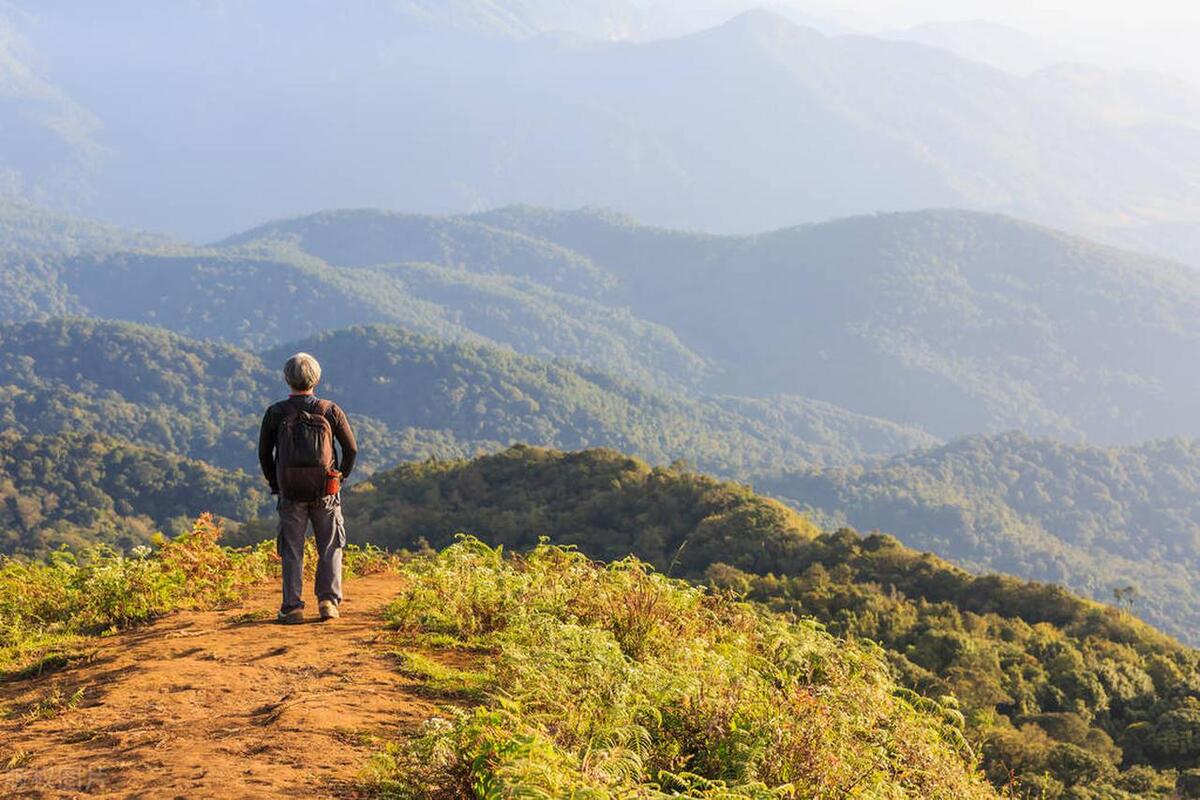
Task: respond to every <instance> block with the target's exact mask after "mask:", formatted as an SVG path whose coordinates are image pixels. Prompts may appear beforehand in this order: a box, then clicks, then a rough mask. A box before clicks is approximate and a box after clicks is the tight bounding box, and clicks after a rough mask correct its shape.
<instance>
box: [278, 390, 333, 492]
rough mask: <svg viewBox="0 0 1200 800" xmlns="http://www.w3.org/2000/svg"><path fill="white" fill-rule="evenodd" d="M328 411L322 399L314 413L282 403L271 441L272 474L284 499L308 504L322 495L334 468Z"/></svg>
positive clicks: (331, 427)
mask: <svg viewBox="0 0 1200 800" xmlns="http://www.w3.org/2000/svg"><path fill="white" fill-rule="evenodd" d="M328 409H329V404H328V403H327V402H325V401H323V400H321V401H318V403H317V409H316V413H314V412H311V411H308V410H306V409H303V408H297V407H296V406H295V405H294V404H292V403H288V404H286V408H285V411H284V416H283V419H282V420H281V421H280V423H279V432H278V436H277V437H276V440H275V475H276V478H277V479H278V481H279V494H280V495H281V496H282V497H284V498H285V499H287V500H295V501H299V502H311V501H313V500H320V499H321V498H322V497H324V496H325V495H326V486H327V480H326V479H327V478H328V476H329V474H330V473H331V472H334V471H335V468H336V464H335V463H334V451H333V426H331V425H330V424H329V420H328V419H327V418H326V416H325V412H326V411H327V410H328Z"/></svg>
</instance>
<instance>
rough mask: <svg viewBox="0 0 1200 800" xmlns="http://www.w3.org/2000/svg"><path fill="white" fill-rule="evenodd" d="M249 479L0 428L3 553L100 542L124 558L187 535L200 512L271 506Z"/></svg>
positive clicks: (116, 446) (82, 440) (116, 443)
mask: <svg viewBox="0 0 1200 800" xmlns="http://www.w3.org/2000/svg"><path fill="white" fill-rule="evenodd" d="M266 503H267V492H266V489H265V486H263V485H262V482H261V481H259V480H255V479H254V478H252V477H250V476H249V475H247V474H246V473H245V472H240V471H239V472H232V471H227V470H221V469H217V468H216V467H212V466H209V465H208V464H206V463H204V462H202V461H196V460H193V459H188V458H183V457H181V456H177V455H173V454H170V453H164V452H161V451H158V450H152V449H149V448H146V447H138V446H135V445H131V444H129V443H127V442H123V441H121V440H119V439H114V438H112V437H108V436H103V435H99V434H94V433H81V432H66V433H60V434H57V435H39V434H26V433H22V432H19V431H18V430H16V429H15V428H6V429H4V430H0V554H9V553H14V552H17V553H22V554H26V555H44V554H45V553H46V552H48V551H49V550H52V549H55V548H57V547H59V546H61V545H64V544H65V545H69V546H70V547H71V548H72V549H75V550H82V549H86V548H88V547H90V546H92V545H95V544H98V543H105V544H109V545H112V546H113V547H114V548H116V549H117V550H118V551H128V550H129V549H130V548H131V547H134V546H137V545H145V544H148V543H149V542H150V541H151V538H152V537H153V536H154V535H155V534H156V533H161V532H166V533H168V534H173V533H178V532H179V531H182V530H187V529H188V528H189V527H190V525H191V520H192V518H193V515H194V514H195V510H196V509H197V508H204V509H208V510H210V511H211V512H212V513H214V514H218V515H220V516H222V517H226V518H228V519H232V520H244V519H251V518H253V517H254V516H256V515H258V514H259V513H261V512H262V511H263V510H264V509H265V508H266Z"/></svg>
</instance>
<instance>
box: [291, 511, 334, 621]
mask: <svg viewBox="0 0 1200 800" xmlns="http://www.w3.org/2000/svg"><path fill="white" fill-rule="evenodd" d="M276 508H277V509H278V510H279V535H278V536H277V537H276V539H275V546H276V548H277V549H278V551H279V557H280V558H281V559H283V604H282V605H281V606H280V610H281V611H282V612H283V613H285V614H286V613H287V612H289V611H291V610H293V609H296V608H303V607H304V601H303V600H301V599H300V595H301V593H302V591H303V589H304V538H305V536H306V535H307V533H308V526H309V524H311V525H312V530H313V537H314V538H315V539H316V543H317V580H316V586H315V587H314V588H315V589H316V592H315V594H316V595H317V600H332V601H333V602H335V603H340V602H342V548H343V547H345V546H346V523H345V522H344V521H343V520H342V496H341V495H340V494H334V495H330V496H329V497H325V498H322V499H321V500H316V501H313V502H311V503H304V502H297V501H295V500H284V499H283V498H280V499H279V504H278V505H277V506H276Z"/></svg>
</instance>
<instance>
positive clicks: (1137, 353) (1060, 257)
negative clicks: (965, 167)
mask: <svg viewBox="0 0 1200 800" xmlns="http://www.w3.org/2000/svg"><path fill="white" fill-rule="evenodd" d="M468 223H471V224H474V225H483V226H486V230H489V231H494V230H496V229H500V230H504V231H508V232H510V233H513V234H519V235H521V236H524V237H530V238H533V239H536V240H539V241H543V242H546V243H549V244H550V245H553V246H556V247H559V248H564V249H566V250H568V251H570V252H573V253H574V254H576V256H577V257H578V259H579V260H578V262H577V263H579V264H581V265H586V266H587V270H588V274H596V273H594V270H600V273H599V276H600V277H598V278H597V281H596V282H594V283H593V284H592V285H593V286H595V287H607V288H594V289H591V288H587V287H584V286H582V285H580V284H579V283H578V282H577V283H576V284H575V289H574V291H584V292H586V293H587V294H586V296H587V298H588V299H589V301H593V302H597V303H600V304H603V305H608V306H616V307H628V308H630V309H632V311H633V312H634V314H636V315H637V317H638V318H641V319H646V320H649V321H651V322H653V323H657V324H660V325H663V326H665V327H666V328H667V329H669V330H671V331H672V332H673V334H675V335H677V336H678V338H679V341H680V342H681V343H682V345H683V346H684V347H686V348H687V350H688V351H689V352H694V353H696V354H698V355H699V356H700V357H701V358H703V359H705V360H706V361H707V362H708V363H710V364H711V365H712V370H711V371H709V372H708V373H707V377H706V378H705V384H704V385H706V386H707V387H708V388H709V389H716V390H720V391H728V392H731V393H735V394H746V395H763V394H772V393H791V394H800V395H805V396H809V397H815V398H818V399H822V400H827V401H829V402H832V403H834V404H836V405H839V406H843V407H846V408H849V409H853V410H855V411H858V412H860V413H865V414H869V415H872V416H882V417H886V418H889V419H895V420H899V421H903V422H907V423H911V424H916V425H919V426H922V427H924V428H926V429H927V430H930V431H931V432H933V433H935V434H937V435H939V436H942V437H944V438H950V437H953V436H959V435H964V434H973V433H979V432H981V431H993V432H998V431H1002V430H1009V429H1013V428H1019V429H1022V430H1025V431H1026V432H1028V433H1031V434H1036V435H1053V436H1059V437H1068V438H1079V437H1086V438H1088V439H1091V440H1095V441H1101V442H1134V441H1140V440H1145V439H1151V438H1156V437H1162V436H1170V435H1177V434H1186V435H1200V416H1197V415H1196V414H1195V413H1194V409H1195V408H1197V407H1200V373H1198V372H1197V371H1196V370H1193V369H1190V368H1188V367H1185V365H1191V364H1194V363H1197V362H1200V275H1197V273H1195V272H1194V271H1192V270H1189V269H1187V268H1185V267H1182V266H1180V265H1178V264H1173V263H1170V262H1166V261H1162V260H1159V259H1154V258H1150V257H1147V256H1141V255H1137V254H1133V253H1128V252H1124V251H1120V250H1115V249H1112V248H1109V247H1105V246H1101V245H1097V244H1094V243H1091V242H1088V241H1086V240H1083V239H1078V238H1075V237H1071V236H1067V235H1065V234H1062V233H1059V232H1056V231H1053V230H1049V229H1046V228H1042V227H1038V226H1035V225H1031V224H1028V223H1024V222H1020V221H1017V220H1014V219H1011V218H1008V217H1003V216H997V215H988V214H978V213H971V212H961V211H925V212H913V213H903V214H883V215H877V216H871V217H855V218H850V219H845V220H838V221H834V222H829V223H823V224H817V225H805V226H801V227H797V228H789V229H784V230H779V231H774V232H770V233H764V234H761V235H757V236H749V237H730V236H712V235H707V234H694V233H686V232H681V231H670V230H662V229H657V228H649V227H645V226H641V225H639V224H637V223H636V222H634V221H633V220H631V219H629V218H627V217H622V216H619V215H615V214H612V213H607V212H602V211H579V212H555V211H547V210H541V209H535V208H529V207H514V208H508V209H500V210H497V211H494V212H488V213H485V214H479V215H475V216H471V217H466V218H452V219H451V220H449V221H447V220H443V221H442V222H440V223H435V222H432V221H425V222H423V223H421V222H418V221H414V219H413V218H411V217H409V216H405V215H390V214H386V213H379V212H357V213H339V214H323V215H317V216H315V217H309V218H300V219H295V220H289V221H286V222H283V223H278V224H274V225H269V226H266V227H264V228H260V229H258V230H257V231H256V232H255V233H254V234H253V235H254V236H258V237H260V238H261V239H262V240H263V241H278V240H279V239H280V238H281V237H282V238H284V239H287V240H288V241H289V242H291V243H293V244H297V245H299V246H303V247H307V248H310V252H311V253H313V254H319V255H323V256H327V257H333V255H332V254H336V253H339V252H344V253H350V254H352V256H350V257H348V258H352V260H353V261H363V260H375V261H378V262H381V263H386V262H391V261H397V260H404V259H406V258H412V257H422V258H431V257H436V253H435V252H434V251H435V250H436V249H438V248H442V249H443V250H444V251H445V252H446V253H447V255H446V257H445V263H456V262H458V261H460V260H462V259H463V255H462V252H463V251H462V250H461V248H460V246H459V245H458V244H457V239H455V236H456V235H457V234H455V233H454V231H455V230H457V229H458V228H459V226H463V230H470V231H471V232H472V233H471V237H477V236H478V235H479V234H478V231H479V229H478V228H473V227H470V225H468ZM363 229H369V230H370V236H369V237H363V236H361V235H360V234H361V231H362V230H363ZM414 230H415V231H418V232H419V235H415V236H414V235H413V232H414ZM490 235H491V236H493V237H499V234H498V233H492V234H490ZM243 238H245V237H243ZM522 241H524V240H522ZM359 242H362V244H361V245H359V244H358V243H359ZM451 243H453V244H451ZM479 263H481V264H484V265H488V264H493V265H494V264H496V263H498V262H497V259H496V257H495V256H494V255H492V254H491V252H490V251H485V252H484V253H483V254H482V255H481V258H480V261H479ZM488 268H490V267H488Z"/></svg>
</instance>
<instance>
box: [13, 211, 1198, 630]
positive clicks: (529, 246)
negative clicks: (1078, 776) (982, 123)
mask: <svg viewBox="0 0 1200 800" xmlns="http://www.w3.org/2000/svg"><path fill="white" fill-rule="evenodd" d="M0 227H7V228H9V229H11V230H12V231H14V234H13V235H12V236H11V239H12V241H13V245H12V247H11V248H10V249H9V250H8V251H7V252H6V253H3V254H2V255H3V269H0V283H3V284H4V285H5V286H6V291H5V292H3V293H0V312H2V315H3V318H4V319H7V320H9V322H7V323H6V324H0V375H3V376H4V377H3V380H2V381H0V383H2V384H3V385H4V390H3V392H0V419H2V420H3V421H4V424H5V426H6V427H12V428H16V429H17V430H19V431H21V432H22V433H23V434H26V435H37V434H45V435H60V434H63V433H69V432H71V431H74V430H87V431H94V432H96V433H98V434H102V435H105V436H110V437H116V438H118V439H122V440H126V441H129V442H133V443H136V444H137V445H139V446H143V447H150V448H154V449H156V450H159V451H162V452H163V453H164V454H169V455H174V456H186V457H190V458H198V459H202V460H204V461H206V462H209V463H211V464H213V465H215V466H217V467H220V468H226V469H235V470H236V469H244V470H247V471H248V473H249V474H250V475H253V470H254V455H253V441H254V433H255V430H256V428H257V425H258V422H259V415H260V414H261V412H262V408H263V407H264V406H265V405H266V404H267V403H268V402H270V400H272V399H273V398H275V397H276V396H277V395H278V394H279V392H280V390H281V385H280V382H279V379H278V365H279V364H280V363H282V361H283V360H284V358H286V356H287V355H289V354H290V353H291V352H292V351H294V350H295V349H301V348H302V349H307V350H310V351H312V352H314V353H316V354H317V355H318V357H320V358H322V359H323V360H324V361H325V362H326V364H327V375H328V377H327V380H326V384H325V387H324V389H323V391H327V392H328V393H329V395H330V396H331V397H333V398H334V399H337V400H338V401H339V402H341V403H342V404H343V405H344V406H345V407H346V408H347V409H348V410H349V411H350V413H351V414H352V415H353V417H354V419H355V420H356V423H357V424H358V425H359V426H360V428H361V429H362V432H363V437H362V438H363V442H364V461H363V463H364V466H365V467H366V468H367V470H370V469H373V468H380V467H386V466H389V465H392V464H395V463H397V462H399V461H401V460H405V459H421V458H426V457H443V458H446V457H458V456H466V455H472V454H474V453H477V452H490V451H493V450H496V449H497V448H501V447H504V446H506V445H508V444H510V443H513V442H528V443H535V444H542V445H549V446H555V447H563V448H582V447H592V446H607V447H616V448H620V449H621V450H623V451H626V452H629V453H633V454H637V455H640V456H643V457H645V458H648V459H650V460H652V461H654V462H656V463H668V462H671V461H673V460H676V459H683V460H686V461H688V462H690V463H692V464H695V465H697V466H698V467H701V468H703V469H706V470H710V471H713V472H715V473H718V474H720V475H722V476H727V477H736V478H740V479H743V480H750V481H753V482H754V483H755V485H757V486H759V487H762V488H764V489H768V490H770V491H771V492H773V493H774V494H776V495H777V496H780V497H784V498H787V499H788V500H789V501H790V502H791V503H793V504H794V505H796V506H798V507H801V508H806V509H810V510H812V511H813V512H814V513H815V515H816V516H817V518H819V519H822V520H824V521H825V522H826V523H828V524H831V525H833V524H839V523H841V522H849V523H851V524H853V525H855V526H858V527H860V528H873V527H879V528H882V529H884V530H888V531H890V532H893V533H895V534H896V535H898V536H900V537H902V538H903V539H904V541H906V542H909V543H911V544H914V545H917V546H920V547H925V548H930V549H933V550H936V551H937V552H939V553H940V554H942V555H944V556H947V557H951V558H954V559H957V560H959V561H960V562H961V563H963V564H966V565H969V566H972V567H979V568H987V569H1001V570H1007V571H1012V572H1014V573H1017V574H1020V575H1024V576H1028V577H1035V578H1039V579H1049V580H1055V581H1063V582H1065V583H1068V584H1069V585H1071V586H1072V587H1073V588H1076V589H1077V590H1080V591H1086V592H1088V593H1090V594H1091V595H1092V596H1095V597H1100V598H1102V599H1107V598H1109V597H1110V596H1111V592H1112V590H1113V589H1114V588H1117V587H1121V586H1125V585H1130V584H1133V585H1136V586H1138V587H1139V588H1140V591H1141V596H1140V598H1139V600H1138V604H1137V606H1136V608H1137V610H1138V612H1139V613H1141V614H1142V615H1144V616H1145V617H1146V618H1147V619H1151V620H1154V621H1155V622H1156V623H1157V624H1159V625H1161V626H1162V627H1164V628H1166V629H1168V630H1171V631H1174V632H1176V633H1178V634H1179V635H1181V636H1189V633H1188V631H1189V630H1190V629H1191V626H1192V621H1191V616H1190V615H1191V611H1190V610H1189V609H1191V608H1192V607H1194V605H1195V602H1193V598H1192V594H1193V593H1192V590H1191V588H1190V586H1191V583H1190V580H1189V577H1188V575H1189V574H1190V570H1192V569H1193V568H1194V566H1195V565H1192V564H1191V561H1190V560H1189V559H1190V558H1191V556H1190V555H1189V553H1190V552H1191V551H1192V550H1193V549H1194V546H1195V539H1196V536H1197V533H1196V531H1195V530H1193V528H1194V525H1192V524H1191V522H1190V521H1189V520H1191V519H1192V518H1193V517H1194V516H1195V510H1194V509H1193V508H1192V505H1193V504H1192V494H1193V492H1192V489H1193V488H1194V487H1195V484H1196V483H1197V481H1196V480H1195V479H1194V478H1193V477H1191V476H1192V475H1193V473H1196V474H1200V468H1197V467H1196V464H1197V463H1200V458H1197V456H1196V454H1195V453H1194V452H1193V451H1194V450H1195V447H1194V444H1193V443H1190V442H1187V441H1179V442H1177V443H1170V442H1168V443H1165V444H1152V445H1140V444H1136V443H1137V442H1140V441H1143V440H1146V439H1154V438H1160V437H1165V436H1170V435H1187V436H1193V437H1194V436H1197V435H1198V434H1200V422H1197V418H1196V417H1195V415H1194V413H1193V410H1194V409H1195V408H1196V407H1200V378H1197V377H1195V373H1194V372H1193V371H1192V370H1190V369H1187V368H1184V367H1182V366H1181V365H1190V364H1193V363H1196V362H1197V361H1198V360H1200V358H1198V357H1200V314H1198V313H1197V310H1198V306H1200V276H1197V274H1196V273H1194V272H1193V271H1191V270H1189V269H1187V268H1184V267H1181V266H1179V265H1175V264H1171V263H1169V262H1164V261H1161V260H1157V259H1153V258H1148V257H1144V256H1138V255H1135V254H1131V253H1127V252H1122V251H1118V250H1113V249H1111V248H1108V247H1104V246H1100V245H1096V244H1093V243H1090V242H1087V241H1085V240H1081V239H1077V238H1074V237H1070V236H1066V235H1064V234H1061V233H1058V232H1055V231H1052V230H1048V229H1045V228H1040V227H1037V226H1032V225H1029V224H1027V223H1021V222H1018V221H1015V220H1012V219H1009V218H1006V217H1000V216H995V215H986V214H979V213H973V212H961V211H936V212H919V213H909V214H890V215H878V216H873V217H859V218H852V219H847V220H842V221H838V222H834V223H828V224H824V225H809V226H801V227H798V228H791V229H786V230H781V231H777V232H773V233H770V234H762V235H758V236H750V237H735V236H713V235H708V234H694V233H686V232H679V231H670V230H665V229H660V228H650V227H645V226H642V225H639V224H637V223H636V222H634V221H632V220H630V219H629V218H627V217H622V216H619V215H615V214H612V213H609V212H603V211H579V212H553V211H546V210H540V209H536V208H530V207H512V208H507V209H500V210H496V211H492V212H486V213H481V214H477V215H470V216H463V217H429V216H421V215H407V214H397V213H393V212H384V211H375V210H359V211H332V212H323V213H320V214H316V215H312V216H307V217H300V218H293V219H289V220H282V221H279V222H274V223H269V224H266V225H262V226H259V227H256V228H254V229H251V230H249V231H246V232H244V233H241V234H237V235H235V236H232V237H229V238H227V239H226V240H224V241H222V242H221V243H219V244H217V245H214V246H212V247H202V248H197V247H190V246H185V245H178V244H175V243H171V242H166V241H163V240H160V239H155V238H153V237H144V236H139V235H136V234H128V233H124V232H122V231H120V230H117V229H113V228H111V227H108V226H100V225H92V224H90V223H86V222H83V221H79V220H75V219H71V218H67V217H62V216H57V215H45V214H42V213H41V212H38V211H37V210H36V209H34V208H32V207H28V206H11V207H9V208H8V209H7V211H6V212H5V213H3V214H0ZM16 231H21V233H20V235H17V234H16V233H15V232H16ZM63 315H68V316H70V315H73V316H71V318H68V319H61V317H62V316H63ZM84 317H99V318H102V319H100V320H92V319H86V318H84ZM56 318H59V319H56ZM104 318H108V319H112V318H115V319H118V320H120V319H124V320H128V321H134V322H142V323H153V324H155V325H157V326H158V327H157V328H150V327H142V326H140V325H130V324H127V323H123V322H118V321H106V320H105V319H104ZM164 328H165V329H170V330H169V331H168V330H164ZM1012 428H1020V429H1022V430H1024V431H1026V432H1027V434H1029V435H1034V436H1036V437H1045V436H1053V437H1062V438H1068V439H1071V440H1075V441H1079V440H1087V441H1089V442H1091V443H1092V444H1087V445H1085V444H1070V445H1068V444H1060V443H1055V442H1052V441H1048V440H1045V439H1042V438H1034V439H1027V438H1022V437H1020V436H1010V435H1007V434H1003V433H1002V432H1003V431H1005V430H1009V429H1012ZM980 433H987V434H989V435H986V436H982V437H977V438H973V439H966V440H964V441H952V442H950V444H948V445H945V446H942V442H943V441H944V440H951V439H957V437H960V436H964V435H970V434H980ZM1101 444H1110V445H1111V444H1125V445H1129V446H1128V447H1125V448H1123V449H1120V450H1113V449H1107V448H1106V447H1101V446H1099V445H1101ZM1047 498H1048V499H1047ZM1060 501H1061V502H1065V503H1068V508H1062V507H1060V506H1059V505H1058V504H1059V503H1060ZM131 507H132V506H131Z"/></svg>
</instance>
